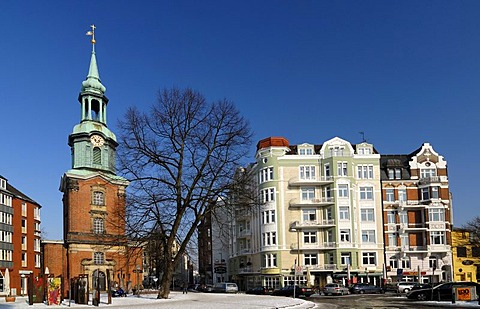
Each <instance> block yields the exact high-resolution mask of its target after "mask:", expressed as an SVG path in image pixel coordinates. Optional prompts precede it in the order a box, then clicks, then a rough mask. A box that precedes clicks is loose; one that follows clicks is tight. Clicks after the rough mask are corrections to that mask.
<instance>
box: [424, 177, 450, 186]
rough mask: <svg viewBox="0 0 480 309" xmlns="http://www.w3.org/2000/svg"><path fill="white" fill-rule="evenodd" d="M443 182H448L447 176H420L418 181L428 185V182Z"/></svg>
mask: <svg viewBox="0 0 480 309" xmlns="http://www.w3.org/2000/svg"><path fill="white" fill-rule="evenodd" d="M442 182H448V177H447V176H430V177H425V178H420V180H419V181H418V184H419V185H428V184H435V183H436V184H440V183H442Z"/></svg>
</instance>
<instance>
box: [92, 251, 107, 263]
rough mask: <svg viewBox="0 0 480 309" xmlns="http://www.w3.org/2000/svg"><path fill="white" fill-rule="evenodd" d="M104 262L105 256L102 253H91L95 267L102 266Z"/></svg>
mask: <svg viewBox="0 0 480 309" xmlns="http://www.w3.org/2000/svg"><path fill="white" fill-rule="evenodd" d="M104 260H105V255H104V254H103V252H95V253H93V263H94V264H96V265H99V264H103V263H104Z"/></svg>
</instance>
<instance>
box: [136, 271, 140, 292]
mask: <svg viewBox="0 0 480 309" xmlns="http://www.w3.org/2000/svg"><path fill="white" fill-rule="evenodd" d="M136 270H137V291H136V292H137V297H140V284H139V281H140V265H137V269H136Z"/></svg>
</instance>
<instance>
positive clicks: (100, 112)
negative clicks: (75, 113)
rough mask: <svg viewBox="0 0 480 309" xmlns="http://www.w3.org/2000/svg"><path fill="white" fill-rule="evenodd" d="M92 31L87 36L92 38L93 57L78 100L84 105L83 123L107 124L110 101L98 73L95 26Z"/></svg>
mask: <svg viewBox="0 0 480 309" xmlns="http://www.w3.org/2000/svg"><path fill="white" fill-rule="evenodd" d="M91 27H92V30H91V31H88V32H87V35H91V36H92V56H91V58H90V67H89V69H88V75H87V79H86V80H84V81H83V82H82V90H81V91H80V95H79V96H78V100H79V102H80V104H81V105H82V121H85V120H93V121H98V122H101V123H103V124H105V125H106V124H107V104H108V99H107V97H106V96H105V91H106V90H107V88H105V86H104V85H103V84H102V82H101V80H100V74H99V73H98V65H97V57H96V55H95V44H96V41H95V28H96V27H95V25H91Z"/></svg>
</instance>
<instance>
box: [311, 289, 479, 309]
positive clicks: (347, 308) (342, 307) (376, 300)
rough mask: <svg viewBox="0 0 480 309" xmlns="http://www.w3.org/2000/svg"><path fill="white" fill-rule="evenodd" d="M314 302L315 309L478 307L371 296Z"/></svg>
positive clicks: (325, 299) (317, 299)
mask: <svg viewBox="0 0 480 309" xmlns="http://www.w3.org/2000/svg"><path fill="white" fill-rule="evenodd" d="M309 300H310V301H313V302H315V304H316V305H317V307H316V308H321V309H324V308H325V309H327V308H328V309H406V308H408V309H411V308H415V309H427V308H428V309H432V308H472V307H477V308H478V307H479V306H478V304H477V303H472V304H462V303H458V302H457V303H456V304H452V303H448V302H443V303H438V302H435V303H433V302H427V303H423V304H422V302H417V301H414V300H410V299H407V298H406V297H405V295H404V294H403V295H396V294H389V293H387V294H373V295H371V294H370V295H366V294H364V295H344V296H318V297H310V299H309Z"/></svg>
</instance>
